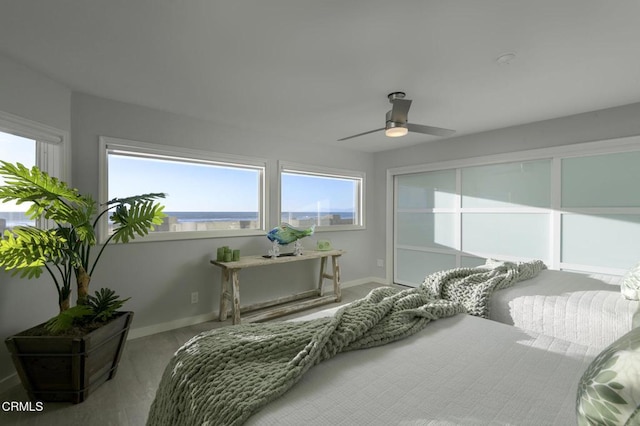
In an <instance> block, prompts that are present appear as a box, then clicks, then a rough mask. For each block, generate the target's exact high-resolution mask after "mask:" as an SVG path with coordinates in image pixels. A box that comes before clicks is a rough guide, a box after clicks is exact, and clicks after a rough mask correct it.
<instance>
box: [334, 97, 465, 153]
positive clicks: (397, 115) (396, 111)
mask: <svg viewBox="0 0 640 426" xmlns="http://www.w3.org/2000/svg"><path fill="white" fill-rule="evenodd" d="M405 96H406V94H405V93H404V92H393V93H389V94H388V95H387V98H389V103H391V105H393V106H392V107H391V110H390V111H387V120H386V124H385V126H384V127H381V128H379V129H375V130H369V131H368V132H364V133H358V134H357V135H353V136H347V137H346V138H342V139H338V141H346V140H347V139H351V138H357V137H358V136H363V135H368V134H369V133H375V132H379V131H380V130H384V134H385V135H386V136H389V137H390V138H397V137H399V136H404V135H406V134H407V133H408V132H415V133H424V134H427V135H434V136H451V135H453V134H454V133H455V132H456V131H455V130H450V129H443V128H440V127H432V126H425V125H422V124H413V123H409V122H408V121H407V114H408V113H409V107H410V106H411V99H405V98H404V97H405Z"/></svg>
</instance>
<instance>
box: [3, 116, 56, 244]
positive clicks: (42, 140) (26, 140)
mask: <svg viewBox="0 0 640 426" xmlns="http://www.w3.org/2000/svg"><path fill="white" fill-rule="evenodd" d="M67 140H68V138H67V136H66V133H65V132H62V131H60V130H57V129H53V128H51V127H49V126H45V125H42V124H40V123H36V122H33V121H30V120H26V119H23V118H21V117H17V116H14V115H11V114H7V113H4V112H0V159H2V160H4V161H7V162H9V163H14V164H15V163H22V164H23V165H24V166H26V167H33V166H35V165H37V166H38V167H39V168H40V169H41V170H43V171H45V172H47V173H49V174H50V175H52V176H55V177H58V178H60V179H65V180H67V179H68V176H67V175H66V174H65V173H64V171H65V161H64V159H65V145H66V141H67ZM3 183H4V180H3V178H2V177H0V185H2V184H3ZM28 208H29V206H28V205H27V204H25V203H23V204H20V205H17V204H15V203H13V202H7V203H1V204H0V235H1V234H3V233H4V230H5V229H11V228H12V227H14V226H17V225H31V226H35V225H38V226H40V225H41V224H39V223H36V221H34V220H30V219H29V218H28V217H27V216H26V215H25V212H26V211H27V209H28Z"/></svg>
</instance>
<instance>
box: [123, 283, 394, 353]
mask: <svg viewBox="0 0 640 426" xmlns="http://www.w3.org/2000/svg"><path fill="white" fill-rule="evenodd" d="M371 282H374V283H378V284H381V285H387V281H386V280H385V279H384V278H380V277H367V278H359V279H357V280H352V281H346V282H343V283H341V284H340V287H341V288H349V287H355V286H357V285H361V284H367V283H371ZM217 317H218V315H217V312H215V313H214V312H211V313H208V314H203V315H196V316H193V317H188V318H181V319H179V320H175V321H169V322H164V323H161V324H154V325H150V326H147V327H139V328H132V329H131V330H129V335H128V337H127V340H130V339H137V338H139V337H144V336H150V335H152V334H157V333H162V332H165V331H171V330H175V329H177V328H182V327H188V326H190V325H196V324H200V323H203V322H207V321H213V320H215V319H216V318H217Z"/></svg>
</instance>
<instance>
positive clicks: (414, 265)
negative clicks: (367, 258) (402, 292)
mask: <svg viewBox="0 0 640 426" xmlns="http://www.w3.org/2000/svg"><path fill="white" fill-rule="evenodd" d="M455 267H456V257H455V256H454V255H449V254H440V253H427V252H423V251H416V250H404V249H398V250H396V282H398V283H401V284H405V285H413V286H418V285H420V284H422V281H424V278H425V277H426V276H427V275H429V274H431V273H433V272H438V271H442V270H445V269H452V268H455Z"/></svg>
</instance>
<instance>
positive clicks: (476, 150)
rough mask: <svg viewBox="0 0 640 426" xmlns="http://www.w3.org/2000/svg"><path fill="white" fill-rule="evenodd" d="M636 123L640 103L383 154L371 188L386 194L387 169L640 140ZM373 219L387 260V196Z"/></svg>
mask: <svg viewBox="0 0 640 426" xmlns="http://www.w3.org/2000/svg"><path fill="white" fill-rule="evenodd" d="M638 117H640V103H636V104H631V105H626V106H621V107H616V108H609V109H604V110H600V111H594V112H588V113H584V114H578V115H572V116H567V117H561V118H557V119H553V120H545V121H539V122H535V123H529V124H524V125H521V126H514V127H508V128H504V129H498V130H493V131H489V132H483V133H477V134H473V135H468V136H461V137H457V138H451V139H444V140H436V141H433V142H427V143H423V144H420V145H414V146H411V147H407V148H403V149H396V150H391V151H385V152H379V153H376V154H375V156H374V165H375V174H374V177H373V179H372V180H371V183H372V184H373V185H374V186H375V187H376V188H378V190H379V191H380V189H381V188H385V186H386V179H387V175H386V174H387V169H390V168H394V167H402V166H411V165H422V164H428V163H436V162H440V161H448V160H459V159H463V158H473V157H479V156H485V155H492V154H501V153H505V152H516V151H525V150H530V149H537V148H548V147H553V146H560V145H569V144H575V143H581V142H591V141H599V140H606V139H614V138H620V137H625V136H636V135H640V120H639V119H638ZM460 130H462V129H460ZM380 192H381V191H380ZM374 214H375V218H376V222H375V224H374V229H373V231H374V233H375V235H379V236H380V239H378V240H376V245H375V250H374V253H373V254H372V255H373V256H374V257H375V258H379V259H383V258H385V257H386V256H387V253H388V250H389V249H390V247H391V246H390V244H391V242H389V241H387V239H386V238H385V236H386V222H387V212H386V199H385V197H384V196H381V195H379V196H378V197H376V199H375V202H374ZM383 240H384V242H383ZM386 260H387V261H386V262H385V265H391V264H392V259H386ZM381 274H383V275H385V274H386V276H389V275H390V269H389V268H386V269H385V272H381Z"/></svg>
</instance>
